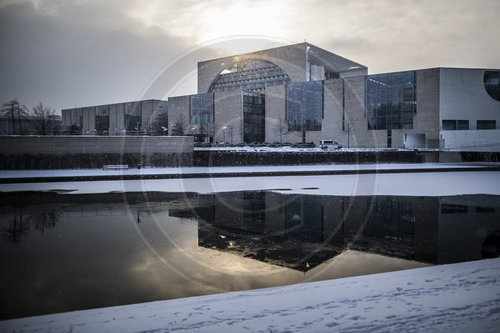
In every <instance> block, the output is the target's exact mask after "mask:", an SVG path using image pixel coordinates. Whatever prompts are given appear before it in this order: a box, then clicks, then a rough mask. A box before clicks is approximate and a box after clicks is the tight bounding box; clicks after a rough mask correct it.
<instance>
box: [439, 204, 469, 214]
mask: <svg viewBox="0 0 500 333" xmlns="http://www.w3.org/2000/svg"><path fill="white" fill-rule="evenodd" d="M467 211H468V208H467V206H464V205H454V204H442V205H441V214H467Z"/></svg>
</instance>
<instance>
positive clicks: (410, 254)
mask: <svg viewBox="0 0 500 333" xmlns="http://www.w3.org/2000/svg"><path fill="white" fill-rule="evenodd" d="M0 200H1V202H2V206H1V207H0V229H1V234H2V240H1V241H0V258H1V265H2V273H1V275H0V279H1V280H0V292H1V295H2V297H1V301H0V302H1V303H0V304H1V316H0V319H7V318H15V317H24V316H31V315H39V314H46V313H54V312H62V311H72V310H78V309H87V308H95V307H103V306H113V305H122V304H130V303H138V302H147V301H152V300H163V299H172V298H178V297H186V296H193V295H203V294H210V293H217V292H224V291H233V290H245V289H252V288H262V287H270V286H278V285H284V284H290V283H299V282H308V281H315V280H323V279H331V278H338V277H345V276H353V275H361V274H370V273H377V272H385V271H394V270H399V269H407V268H414V267H422V266H425V265H428V264H445V263H454V262H461V261H468V260H477V259H481V258H486V257H496V256H498V254H499V249H500V197H498V196H487V195H473V196H454V197H397V196H379V197H338V196H307V195H293V194H288V195H287V194H278V193H273V192H233V193H222V194H221V193H219V194H213V195H196V194H164V193H163V194H162V193H131V194H126V195H125V194H98V195H72V194H56V193H35V192H33V193H8V194H0Z"/></svg>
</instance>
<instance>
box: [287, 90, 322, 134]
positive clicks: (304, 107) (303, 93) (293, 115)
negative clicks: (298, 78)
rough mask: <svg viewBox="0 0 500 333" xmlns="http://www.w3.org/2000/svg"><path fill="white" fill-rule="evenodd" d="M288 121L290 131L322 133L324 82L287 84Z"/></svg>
mask: <svg viewBox="0 0 500 333" xmlns="http://www.w3.org/2000/svg"><path fill="white" fill-rule="evenodd" d="M286 119H287V121H288V130H289V131H302V130H303V128H302V126H304V130H305V131H321V126H322V121H323V81H312V82H298V83H288V84H287V86H286Z"/></svg>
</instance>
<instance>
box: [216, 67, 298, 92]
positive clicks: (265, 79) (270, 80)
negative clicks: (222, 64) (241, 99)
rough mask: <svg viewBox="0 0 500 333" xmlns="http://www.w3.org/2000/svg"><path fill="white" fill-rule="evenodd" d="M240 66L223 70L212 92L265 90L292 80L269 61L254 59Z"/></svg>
mask: <svg viewBox="0 0 500 333" xmlns="http://www.w3.org/2000/svg"><path fill="white" fill-rule="evenodd" d="M239 67H241V68H239ZM239 67H234V68H233V69H231V70H225V71H223V72H222V73H221V74H220V75H219V77H218V79H217V80H216V81H215V83H214V84H213V85H212V87H211V88H210V92H215V91H232V90H250V91H255V92H264V90H265V89H266V87H269V86H276V85H284V84H286V83H288V82H290V78H289V77H288V75H287V74H286V73H285V72H284V71H283V70H282V69H281V68H280V67H278V66H276V65H275V64H273V63H271V62H269V61H263V60H254V61H251V62H248V63H246V64H244V63H242V64H239Z"/></svg>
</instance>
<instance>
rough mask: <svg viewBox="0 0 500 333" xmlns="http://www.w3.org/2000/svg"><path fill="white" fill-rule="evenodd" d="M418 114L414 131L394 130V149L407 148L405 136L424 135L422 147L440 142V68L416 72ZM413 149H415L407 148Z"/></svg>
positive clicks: (414, 123) (415, 117) (414, 119)
mask: <svg viewBox="0 0 500 333" xmlns="http://www.w3.org/2000/svg"><path fill="white" fill-rule="evenodd" d="M416 86H417V112H416V114H415V116H414V117H413V129H399V130H392V147H394V148H405V143H404V137H405V134H409V135H410V136H411V135H412V134H415V135H416V134H423V135H424V136H425V143H424V145H423V146H422V147H419V148H426V147H430V146H432V145H433V144H435V145H438V140H439V96H440V85H439V68H431V69H425V70H419V71H416ZM407 148H413V147H407Z"/></svg>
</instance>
